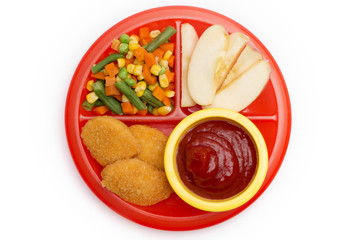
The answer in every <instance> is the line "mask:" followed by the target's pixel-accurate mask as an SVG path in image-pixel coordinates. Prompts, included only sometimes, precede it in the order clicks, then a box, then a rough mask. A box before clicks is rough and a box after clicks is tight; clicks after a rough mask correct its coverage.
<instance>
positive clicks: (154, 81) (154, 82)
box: [150, 75, 157, 85]
mask: <svg viewBox="0 0 356 240" xmlns="http://www.w3.org/2000/svg"><path fill="white" fill-rule="evenodd" d="M156 82H157V76H153V75H151V83H153V84H150V85H154V84H156Z"/></svg>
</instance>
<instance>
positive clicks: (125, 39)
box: [120, 33, 130, 43]
mask: <svg viewBox="0 0 356 240" xmlns="http://www.w3.org/2000/svg"><path fill="white" fill-rule="evenodd" d="M120 42H122V43H129V42H130V37H129V35H127V34H126V33H124V34H122V35H121V36H120Z"/></svg>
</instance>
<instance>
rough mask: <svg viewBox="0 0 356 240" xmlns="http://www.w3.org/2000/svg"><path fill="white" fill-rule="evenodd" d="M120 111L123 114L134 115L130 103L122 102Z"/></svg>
mask: <svg viewBox="0 0 356 240" xmlns="http://www.w3.org/2000/svg"><path fill="white" fill-rule="evenodd" d="M121 107H122V111H123V112H124V113H125V114H134V109H133V107H132V104H131V103H130V102H123V103H121Z"/></svg>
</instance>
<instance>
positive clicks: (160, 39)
mask: <svg viewBox="0 0 356 240" xmlns="http://www.w3.org/2000/svg"><path fill="white" fill-rule="evenodd" d="M176 32H177V30H176V29H174V28H173V27H171V26H168V27H166V29H164V30H163V32H161V33H160V34H159V35H158V36H157V37H156V38H155V39H153V40H152V41H151V42H150V43H148V44H146V45H145V46H143V47H144V48H145V49H146V50H147V51H149V52H153V51H154V50H155V49H156V48H158V47H159V46H161V45H162V44H163V43H165V42H166V41H167V40H168V39H169V38H170V37H172V36H173V35H174V34H175V33H176Z"/></svg>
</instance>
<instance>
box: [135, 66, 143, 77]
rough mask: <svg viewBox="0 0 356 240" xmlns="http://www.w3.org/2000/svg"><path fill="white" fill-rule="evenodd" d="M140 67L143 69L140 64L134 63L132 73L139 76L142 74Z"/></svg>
mask: <svg viewBox="0 0 356 240" xmlns="http://www.w3.org/2000/svg"><path fill="white" fill-rule="evenodd" d="M142 69H143V67H142V65H136V66H135V68H134V70H133V74H134V75H135V76H140V75H142Z"/></svg>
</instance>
